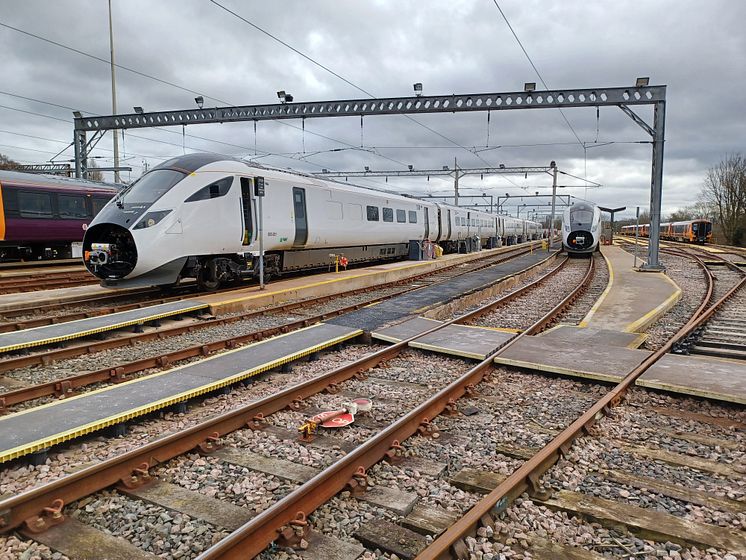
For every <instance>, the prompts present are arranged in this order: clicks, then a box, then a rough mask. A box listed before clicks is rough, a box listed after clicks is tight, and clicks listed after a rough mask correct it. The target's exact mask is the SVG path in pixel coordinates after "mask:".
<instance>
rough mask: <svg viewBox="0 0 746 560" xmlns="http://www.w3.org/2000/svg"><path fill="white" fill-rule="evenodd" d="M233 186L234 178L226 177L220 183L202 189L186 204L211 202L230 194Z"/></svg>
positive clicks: (187, 200) (188, 199) (216, 182)
mask: <svg viewBox="0 0 746 560" xmlns="http://www.w3.org/2000/svg"><path fill="white" fill-rule="evenodd" d="M232 184H233V177H224V178H223V179H220V180H219V181H215V182H214V183H210V184H209V185H207V186H206V187H202V188H201V189H200V190H198V191H197V192H196V193H194V194H193V195H192V196H190V197H189V198H187V199H186V200H185V201H184V202H195V201H197V200H210V199H211V198H220V197H221V196H225V195H227V194H228V191H230V190H231V185H232Z"/></svg>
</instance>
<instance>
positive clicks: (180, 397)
mask: <svg viewBox="0 0 746 560" xmlns="http://www.w3.org/2000/svg"><path fill="white" fill-rule="evenodd" d="M321 324H323V323H319V324H317V325H313V326H311V327H307V328H314V327H318V326H319V325H321ZM300 330H305V329H300ZM298 332H299V331H293V332H291V333H286V334H284V335H280V336H277V337H273V338H271V339H267V340H264V341H261V342H258V343H256V344H251V345H249V346H243V347H241V348H237V349H235V350H231V351H230V352H236V351H239V350H246V349H247V348H250V347H252V346H255V345H259V344H262V343H266V342H269V341H270V340H275V339H277V338H280V337H281V336H287V335H290V334H297V333H298ZM362 333H363V331H362V330H360V329H358V330H356V331H352V332H350V333H347V334H344V335H341V336H338V337H335V338H333V339H330V340H327V341H325V342H322V343H319V344H316V345H314V346H310V347H308V348H305V349H303V350H299V351H298V352H294V353H293V354H289V355H287V356H284V357H282V358H278V359H276V360H273V361H271V362H267V363H265V364H262V365H260V366H256V367H254V368H251V369H248V370H245V371H242V372H239V373H237V374H234V375H232V376H231V377H226V378H224V379H221V380H219V381H215V382H212V383H208V384H206V385H202V386H200V387H197V388H195V389H190V390H188V391H184V392H182V393H177V394H175V395H171V396H169V397H166V398H163V399H160V400H158V401H154V402H152V403H149V404H147V405H143V406H141V407H138V408H133V409H131V410H128V411H125V412H122V413H119V414H115V415H112V416H109V417H107V418H103V419H101V420H96V421H95V422H91V423H89V424H85V425H83V426H78V427H76V428H73V429H71V430H68V431H65V432H61V433H59V434H56V435H54V436H50V437H47V438H43V439H40V440H37V441H34V442H31V443H29V444H24V445H21V446H18V447H15V448H12V449H9V450H7V451H5V452H3V453H2V454H0V463H4V462H6V461H10V460H11V459H16V458H18V457H22V456H23V455H27V454H29V453H33V452H34V451H39V450H41V449H45V448H47V447H50V446H52V445H56V444H59V443H62V442H65V441H68V440H71V439H74V438H77V437H80V436H82V435H85V434H88V433H91V432H94V431H96V430H100V429H101V428H106V427H108V426H112V425H114V424H119V423H121V422H124V421H126V420H129V419H131V418H135V417H137V416H142V415H144V414H147V413H149V412H153V411H155V410H158V409H160V408H164V407H166V406H170V405H172V404H175V403H178V402H183V401H186V400H189V399H192V398H194V397H197V396H199V395H203V394H205V393H209V392H211V391H214V390H215V389H220V388H221V387H225V386H227V385H231V384H233V383H236V382H237V381H241V380H243V379H247V378H249V377H253V376H254V375H257V374H259V373H263V372H265V371H268V370H270V369H274V368H276V367H278V366H281V365H283V364H286V363H288V362H292V361H294V360H297V359H299V358H302V357H304V356H308V355H309V354H312V353H314V352H318V351H319V350H323V349H324V348H328V347H329V346H334V345H335V344H339V343H340V342H344V341H345V340H349V339H351V338H355V337H356V336H359V335H361V334H362ZM227 353H228V352H224V353H222V354H218V355H216V356H213V357H211V358H207V359H206V360H211V359H214V358H218V357H222V356H225V355H226V354H227ZM206 360H203V361H206ZM189 365H192V364H186V365H185V366H180V367H178V368H173V369H170V370H167V371H164V372H161V373H157V374H154V375H150V376H148V377H147V378H142V377H141V378H138V379H133V380H131V381H126V382H125V383H120V384H119V385H117V387H118V386H121V385H125V384H128V383H134V382H137V381H140V380H142V379H151V378H153V377H155V376H157V375H163V374H166V373H172V372H173V371H174V370H177V369H181V368H183V367H187V366H189ZM107 389H110V387H106V388H103V389H99V390H97V391H91V392H89V393H85V394H83V395H78V396H77V397H71V399H75V398H80V397H85V396H89V395H90V394H91V393H94V392H98V391H105V390H107ZM71 399H66V400H71ZM55 404H59V402H57V403H50V404H49V405H42V406H41V407H37V408H36V409H29V410H28V411H22V412H18V413H16V414H17V415H20V414H23V413H24V412H31V411H33V410H38V408H43V407H46V406H50V405H55ZM13 416H15V415H13ZM6 418H7V417H6Z"/></svg>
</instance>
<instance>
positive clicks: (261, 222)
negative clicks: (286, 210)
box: [257, 196, 264, 290]
mask: <svg viewBox="0 0 746 560" xmlns="http://www.w3.org/2000/svg"><path fill="white" fill-rule="evenodd" d="M257 198H259V289H260V290H263V289H264V215H263V213H262V199H263V198H264V197H263V196H259V197H257Z"/></svg>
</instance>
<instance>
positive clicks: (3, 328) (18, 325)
mask: <svg viewBox="0 0 746 560" xmlns="http://www.w3.org/2000/svg"><path fill="white" fill-rule="evenodd" d="M517 248H518V249H520V250H523V251H527V250H526V248H525V247H517ZM528 250H530V249H528ZM520 254H523V253H521V252H520V251H516V252H513V251H510V252H506V253H500V254H498V255H493V257H498V258H501V257H510V256H513V255H516V256H517V255H520ZM488 259H489V257H488ZM476 262H478V261H470V263H476ZM499 262H502V260H498V261H494V262H493V261H492V260H489V261H488V263H489V264H485V263H482V265H481V266H490V264H496V263H499ZM470 263H462V264H470ZM458 266H461V265H459V264H453V265H448V266H446V267H443V268H442V269H440V270H439V271H445V270H451V269H453V268H455V267H458ZM439 271H436V272H439ZM429 274H432V272H428V273H423V274H420V275H417V276H413V277H410V278H409V279H408V280H412V279H415V278H421V277H422V276H425V275H429ZM195 286H196V284H193V283H192V284H182V285H180V286H177V287H176V289H181V290H184V289H191V288H194V287H195ZM249 286H250V284H246V285H241V286H239V287H230V288H224V289H221V290H216V291H214V292H210V294H209V295H213V294H220V293H226V292H232V291H236V290H242V289H245V288H247V287H249ZM152 292H159V289H158V288H146V289H145V290H142V291H137V292H132V293H130V292H128V293H124V294H121V295H116V294H115V295H105V296H103V297H101V296H99V297H97V298H82V299H78V300H73V301H70V302H62V303H55V304H52V305H50V306H44V307H45V308H48V309H55V308H59V307H67V306H70V305H74V304H75V303H84V304H85V303H91V302H95V301H99V300H107V299H110V298H111V299H114V298H125V297H128V296H139V295H147V294H148V293H152ZM191 295H193V294H192V293H187V294H182V295H174V296H168V297H163V298H159V299H155V300H146V301H141V302H134V303H125V304H121V305H118V306H110V307H104V308H101V309H95V310H92V311H79V312H74V313H68V314H65V315H61V316H60V315H58V316H53V317H39V318H34V319H28V320H24V321H17V322H14V323H10V322H9V323H0V333H2V332H11V331H16V330H22V329H28V328H34V327H40V326H44V325H52V324H59V323H65V322H68V321H75V320H77V319H86V318H89V317H98V316H100V315H106V314H108V313H116V312H119V311H127V310H129V309H139V308H142V307H145V306H147V305H155V304H158V303H167V302H170V301H179V300H181V299H184V297H189V296H191ZM197 297H199V295H197ZM30 309H33V310H36V309H37V308H36V307H33V306H31V307H30V308H26V307H24V308H14V309H11V310H8V311H2V310H0V317H5V318H7V317H9V316H11V314H16V315H18V314H22V313H23V312H28V311H29V310H30ZM0 371H2V370H0Z"/></svg>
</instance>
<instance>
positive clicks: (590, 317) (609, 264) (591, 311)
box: [578, 251, 614, 328]
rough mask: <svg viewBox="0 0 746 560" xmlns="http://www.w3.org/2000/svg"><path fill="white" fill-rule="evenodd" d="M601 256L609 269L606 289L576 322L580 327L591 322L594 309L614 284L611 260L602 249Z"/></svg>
mask: <svg viewBox="0 0 746 560" xmlns="http://www.w3.org/2000/svg"><path fill="white" fill-rule="evenodd" d="M601 256H602V257H603V258H604V260H605V261H606V268H607V270H608V271H609V282H608V283H607V284H606V289H605V290H604V291H603V293H602V294H601V296H600V297H599V298H598V299H597V300H596V303H594V304H593V307H591V309H590V311H588V313H587V314H586V316H585V317H583V320H582V321H580V323H578V326H579V327H581V328H585V327H587V326H588V323H590V322H591V319H592V318H593V316H594V315H595V314H596V311H598V308H599V307H601V304H602V303H603V302H604V300H605V299H606V296H608V295H609V292H611V287H612V285H613V284H614V269H613V268H612V266H611V261H610V260H609V258H608V257H607V256H606V255H604V253H603V251H601Z"/></svg>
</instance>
